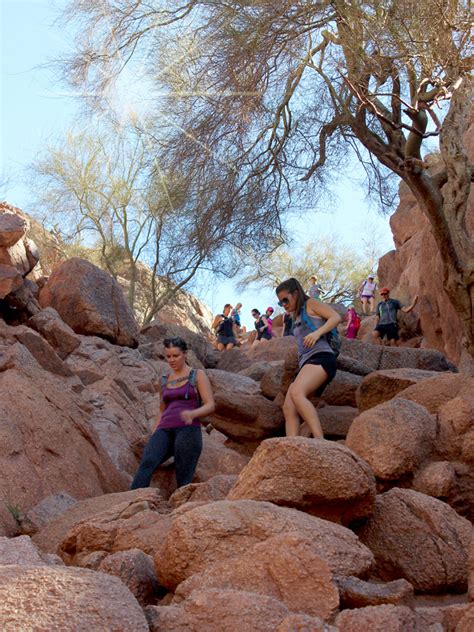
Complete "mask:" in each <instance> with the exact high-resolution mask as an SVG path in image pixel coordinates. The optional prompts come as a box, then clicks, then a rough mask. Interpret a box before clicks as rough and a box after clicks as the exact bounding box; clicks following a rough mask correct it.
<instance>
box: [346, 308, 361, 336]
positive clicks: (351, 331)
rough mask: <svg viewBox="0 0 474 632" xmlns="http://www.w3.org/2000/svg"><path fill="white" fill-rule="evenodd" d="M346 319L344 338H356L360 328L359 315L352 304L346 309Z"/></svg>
mask: <svg viewBox="0 0 474 632" xmlns="http://www.w3.org/2000/svg"><path fill="white" fill-rule="evenodd" d="M346 320H347V329H346V338H349V340H354V339H355V338H357V332H358V331H359V329H360V317H359V314H358V313H357V312H356V311H355V309H354V308H353V307H352V306H351V307H349V309H348V310H347V316H346Z"/></svg>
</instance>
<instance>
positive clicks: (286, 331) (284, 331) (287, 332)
mask: <svg viewBox="0 0 474 632" xmlns="http://www.w3.org/2000/svg"><path fill="white" fill-rule="evenodd" d="M281 335H282V337H283V336H292V335H293V319H292V318H291V314H289V313H288V312H285V313H284V314H283V326H282V328H281Z"/></svg>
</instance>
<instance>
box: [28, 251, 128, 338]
mask: <svg viewBox="0 0 474 632" xmlns="http://www.w3.org/2000/svg"><path fill="white" fill-rule="evenodd" d="M40 304H41V307H43V308H44V307H53V308H54V309H55V310H56V311H57V312H58V313H59V315H60V316H61V318H62V319H63V321H64V322H65V323H67V324H68V325H69V326H70V327H71V328H72V329H73V330H74V331H75V332H76V333H78V334H85V335H93V336H100V337H102V338H106V339H107V340H110V342H112V343H114V344H118V345H122V346H126V347H136V346H137V344H138V325H137V323H136V321H135V318H134V316H133V312H132V310H131V308H130V307H129V305H128V303H127V301H126V300H125V296H124V294H123V290H122V288H121V287H120V286H119V284H118V283H117V281H115V279H113V278H112V277H111V276H110V275H109V274H107V273H106V272H104V270H101V269H100V268H98V267H97V266H95V265H94V264H92V263H90V262H89V261H86V260H85V259H79V258H77V257H74V258H72V259H68V260H67V261H65V262H64V263H62V264H61V265H60V266H59V267H58V268H56V269H55V270H54V271H53V273H52V275H51V276H50V277H49V279H48V281H47V283H46V284H45V285H44V286H43V287H42V288H41V292H40Z"/></svg>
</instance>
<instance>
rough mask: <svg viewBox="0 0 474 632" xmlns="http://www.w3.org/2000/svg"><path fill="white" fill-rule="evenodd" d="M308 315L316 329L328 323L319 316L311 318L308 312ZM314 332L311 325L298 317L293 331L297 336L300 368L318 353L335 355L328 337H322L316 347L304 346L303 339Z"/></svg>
mask: <svg viewBox="0 0 474 632" xmlns="http://www.w3.org/2000/svg"><path fill="white" fill-rule="evenodd" d="M306 315H307V317H308V319H309V320H310V321H311V322H312V323H313V324H314V326H315V328H316V329H319V327H322V326H323V325H324V323H325V322H326V321H325V320H324V318H320V317H319V316H311V315H310V314H308V312H306ZM312 331H313V330H312V329H311V328H310V327H309V325H307V324H306V323H305V322H303V321H302V320H301V318H300V317H299V316H298V318H297V320H296V322H295V326H294V329H293V335H294V336H295V338H296V343H297V345H298V364H299V367H300V368H301V367H302V366H303V364H304V363H305V362H306V361H307V360H308V359H309V358H311V356H313V355H315V354H316V353H334V352H333V350H332V349H331V347H330V345H329V342H328V341H327V339H326V336H322V338H320V339H319V340H318V342H317V343H316V344H315V345H314V347H311V348H308V347H305V346H304V344H303V339H304V338H305V337H306V336H307V335H308V334H310V333H312Z"/></svg>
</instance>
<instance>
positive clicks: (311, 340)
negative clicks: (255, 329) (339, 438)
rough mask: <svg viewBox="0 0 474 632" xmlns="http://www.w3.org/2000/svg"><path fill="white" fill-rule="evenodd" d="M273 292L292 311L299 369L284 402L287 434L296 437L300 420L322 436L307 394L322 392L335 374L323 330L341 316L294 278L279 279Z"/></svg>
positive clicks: (333, 355)
mask: <svg viewBox="0 0 474 632" xmlns="http://www.w3.org/2000/svg"><path fill="white" fill-rule="evenodd" d="M276 294H277V296H278V302H279V305H280V306H281V307H284V308H285V310H286V312H288V313H291V315H292V318H293V322H294V329H293V334H294V336H295V338H296V342H297V344H298V364H299V371H298V374H297V376H296V378H295V380H294V382H293V383H292V384H291V386H290V388H289V389H288V392H287V394H286V398H285V403H284V404H283V414H284V416H285V424H286V435H287V436H288V437H297V436H298V435H299V431H300V425H301V420H303V421H305V422H306V423H307V424H308V426H309V428H310V429H311V432H312V434H313V437H315V438H317V439H323V438H324V437H323V431H322V428H321V423H320V421H319V417H318V413H317V412H316V408H315V407H314V406H313V404H312V403H311V401H310V399H309V397H310V396H311V395H312V394H313V393H316V394H317V395H321V394H322V392H323V390H324V388H325V387H326V386H327V385H328V384H329V382H330V381H331V380H332V379H333V378H334V376H335V375H336V356H335V354H334V352H333V350H332V349H331V347H330V345H329V343H328V341H327V338H326V334H328V333H329V332H330V331H331V330H332V329H334V327H336V326H337V325H338V324H339V323H340V322H341V317H340V316H339V314H338V313H337V312H336V311H335V310H334V309H332V307H330V306H329V305H327V304H325V303H321V301H317V300H316V299H314V298H310V297H309V296H307V295H306V294H305V292H304V290H303V288H302V287H301V285H300V283H299V282H298V281H297V280H296V279H293V278H291V279H288V280H286V281H283V283H280V285H279V286H278V287H277V288H276ZM303 316H304V317H303Z"/></svg>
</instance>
